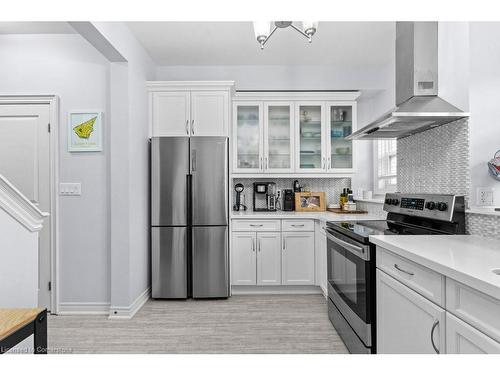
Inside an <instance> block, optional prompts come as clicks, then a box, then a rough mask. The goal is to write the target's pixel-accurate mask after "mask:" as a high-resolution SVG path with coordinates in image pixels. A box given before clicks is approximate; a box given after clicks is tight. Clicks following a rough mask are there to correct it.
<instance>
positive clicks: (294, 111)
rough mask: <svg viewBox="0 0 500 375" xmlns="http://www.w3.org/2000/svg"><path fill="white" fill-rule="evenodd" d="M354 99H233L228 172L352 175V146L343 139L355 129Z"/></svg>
mask: <svg viewBox="0 0 500 375" xmlns="http://www.w3.org/2000/svg"><path fill="white" fill-rule="evenodd" d="M358 96H359V93H357V92H349V93H340V92H338V93H332V92H330V93H328V92H325V93H314V92H310V93H258V92H255V93H239V94H238V97H236V98H235V99H234V100H233V103H234V104H233V127H232V132H233V168H232V169H233V173H235V174H271V175H276V174H278V175H284V176H286V175H290V174H306V175H310V174H311V175H328V174H337V175H338V174H351V173H353V172H354V170H355V159H354V156H355V152H354V145H353V142H352V141H349V140H347V139H345V137H347V136H348V135H350V134H351V133H352V132H353V131H354V130H356V126H357V115H356V110H357V109H356V98H357V97H358ZM246 98H248V100H243V99H246ZM250 99H252V100H250ZM337 99H338V100H337Z"/></svg>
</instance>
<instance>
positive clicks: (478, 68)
mask: <svg viewBox="0 0 500 375" xmlns="http://www.w3.org/2000/svg"><path fill="white" fill-rule="evenodd" d="M469 37H470V93H469V95H470V112H471V119H470V150H471V161H470V167H471V195H470V196H471V203H472V204H475V197H476V188H477V187H491V188H495V189H496V191H495V193H496V194H495V202H494V203H495V205H496V206H497V207H498V206H500V182H498V181H496V180H494V179H493V178H491V177H490V176H489V175H488V170H487V165H486V163H487V162H488V161H489V160H490V159H491V158H492V157H493V154H494V153H495V152H496V151H497V150H499V149H500V125H499V114H500V112H499V103H500V89H499V88H500V69H499V67H500V23H499V22H494V23H489V22H472V23H470V30H469Z"/></svg>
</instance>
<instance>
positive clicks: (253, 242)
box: [252, 239, 255, 253]
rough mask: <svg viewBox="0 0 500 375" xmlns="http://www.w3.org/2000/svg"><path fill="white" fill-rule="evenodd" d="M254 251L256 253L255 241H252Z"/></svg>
mask: <svg viewBox="0 0 500 375" xmlns="http://www.w3.org/2000/svg"><path fill="white" fill-rule="evenodd" d="M252 251H253V252H254V253H255V239H253V240H252Z"/></svg>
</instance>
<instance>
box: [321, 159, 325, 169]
mask: <svg viewBox="0 0 500 375" xmlns="http://www.w3.org/2000/svg"><path fill="white" fill-rule="evenodd" d="M321 169H325V157H324V156H323V158H322V161H321Z"/></svg>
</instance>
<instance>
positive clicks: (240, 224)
mask: <svg viewBox="0 0 500 375" xmlns="http://www.w3.org/2000/svg"><path fill="white" fill-rule="evenodd" d="M232 230H233V231H235V232H246V231H251V232H279V231H281V222H280V220H241V219H238V220H233V229H232Z"/></svg>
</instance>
